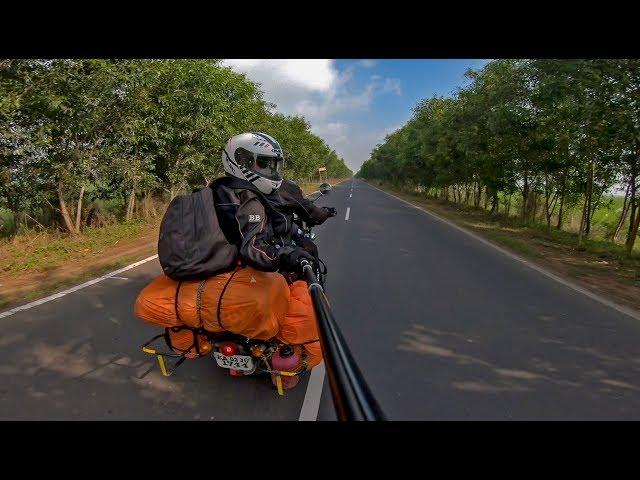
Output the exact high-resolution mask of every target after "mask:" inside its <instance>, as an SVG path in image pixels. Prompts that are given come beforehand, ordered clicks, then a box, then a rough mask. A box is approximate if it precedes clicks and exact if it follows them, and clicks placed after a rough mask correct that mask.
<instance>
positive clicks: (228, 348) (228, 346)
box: [220, 343, 238, 357]
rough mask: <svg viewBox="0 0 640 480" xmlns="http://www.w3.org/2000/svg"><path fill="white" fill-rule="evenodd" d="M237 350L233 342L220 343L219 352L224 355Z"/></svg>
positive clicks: (229, 354) (234, 352) (228, 355)
mask: <svg viewBox="0 0 640 480" xmlns="http://www.w3.org/2000/svg"><path fill="white" fill-rule="evenodd" d="M237 351H238V347H236V345H235V344H234V343H223V344H222V345H220V353H222V354H223V355H226V356H227V357H230V356H232V355H235V354H236V352H237Z"/></svg>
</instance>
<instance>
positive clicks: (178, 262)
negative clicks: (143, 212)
mask: <svg viewBox="0 0 640 480" xmlns="http://www.w3.org/2000/svg"><path fill="white" fill-rule="evenodd" d="M237 256H238V247H236V246H235V245H232V244H231V243H229V241H228V240H227V238H226V237H225V235H224V233H223V231H222V229H221V228H220V224H219V223H218V216H217V215H216V210H215V203H214V201H213V192H212V190H211V188H209V187H206V188H202V189H200V190H196V191H194V192H193V193H191V194H190V195H178V196H177V197H175V198H174V199H173V200H171V203H170V204H169V206H168V207H167V211H166V212H165V214H164V216H163V217H162V222H161V224H160V236H159V238H158V260H160V265H161V266H162V270H163V271H164V273H165V274H166V275H167V276H169V277H171V278H172V279H174V280H190V279H196V278H206V277H210V276H212V275H217V274H219V273H222V272H225V271H228V270H230V269H232V268H233V267H234V265H235V261H236V258H237Z"/></svg>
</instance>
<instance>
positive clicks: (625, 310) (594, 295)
mask: <svg viewBox="0 0 640 480" xmlns="http://www.w3.org/2000/svg"><path fill="white" fill-rule="evenodd" d="M367 185H369V186H370V187H372V188H375V189H376V190H378V191H379V192H382V193H384V194H385V195H388V196H390V197H393V198H395V199H396V200H399V201H401V202H402V203H405V204H407V205H408V206H410V207H413V208H415V209H418V210H420V211H421V212H424V213H426V214H427V215H430V216H432V217H433V218H435V219H436V220H440V221H441V222H443V223H446V224H447V225H449V226H450V227H453V228H455V229H457V230H459V231H461V232H462V233H465V234H467V235H469V236H470V237H472V238H474V239H476V240H478V241H480V242H482V243H484V244H485V245H488V246H489V247H492V248H495V249H496V250H498V251H499V252H502V253H503V254H504V255H507V256H508V257H511V258H512V259H514V260H517V261H519V262H521V263H524V264H525V265H526V266H527V267H529V268H531V269H533V270H535V271H537V272H540V273H542V274H543V275H546V276H547V277H549V278H551V279H553V280H555V281H556V282H558V283H561V284H563V285H564V286H566V287H569V288H571V289H573V290H575V291H576V292H579V293H582V294H583V295H586V296H587V297H589V298H591V299H592V300H595V301H597V302H600V303H602V304H603V305H606V306H607V307H609V308H613V309H614V310H616V311H618V312H620V313H624V314H625V315H628V316H630V317H631V318H634V319H635V320H640V312H639V311H637V310H634V309H632V308H629V307H625V306H624V305H618V304H617V303H614V302H612V301H610V300H607V299H606V298H604V297H601V296H600V295H598V294H597V293H593V292H590V291H589V290H587V289H585V288H582V287H581V286H579V285H577V284H575V283H573V282H570V281H568V280H565V279H564V278H561V277H559V276H558V275H556V274H554V273H551V272H550V271H549V270H546V269H545V268H542V267H540V266H538V265H536V264H534V263H531V262H530V261H528V260H525V259H524V258H522V257H520V256H519V255H516V254H515V253H512V252H510V251H508V250H505V249H504V248H502V247H500V246H498V245H496V244H495V243H493V242H491V241H489V240H487V239H486V238H483V237H481V236H479V235H476V234H475V233H473V232H471V231H469V230H467V229H466V228H463V227H461V226H459V225H456V224H455V223H453V222H452V221H450V220H447V219H445V218H442V217H441V216H439V215H436V214H435V213H432V212H430V211H429V210H426V209H424V208H422V207H419V206H417V205H414V204H413V203H411V202H408V201H407V200H405V199H403V198H400V197H396V196H395V195H393V194H392V193H388V192H385V191H384V190H380V189H379V188H378V187H374V186H373V185H370V184H368V183H367Z"/></svg>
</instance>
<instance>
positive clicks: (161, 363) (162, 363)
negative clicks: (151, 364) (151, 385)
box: [158, 355, 173, 377]
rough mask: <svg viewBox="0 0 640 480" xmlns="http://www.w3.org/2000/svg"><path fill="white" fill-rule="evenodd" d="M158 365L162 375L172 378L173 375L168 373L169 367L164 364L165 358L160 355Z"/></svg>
mask: <svg viewBox="0 0 640 480" xmlns="http://www.w3.org/2000/svg"><path fill="white" fill-rule="evenodd" d="M158 364H159V365H160V371H161V372H162V375H164V376H165V377H170V376H171V373H173V372H171V373H167V365H166V364H165V362H164V357H163V356H162V355H158Z"/></svg>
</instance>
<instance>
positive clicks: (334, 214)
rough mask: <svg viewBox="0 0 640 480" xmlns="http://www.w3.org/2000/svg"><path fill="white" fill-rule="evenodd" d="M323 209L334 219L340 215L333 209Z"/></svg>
mask: <svg viewBox="0 0 640 480" xmlns="http://www.w3.org/2000/svg"><path fill="white" fill-rule="evenodd" d="M322 208H324V209H325V210H326V211H327V212H329V215H331V216H332V217H335V216H336V215H337V214H338V211H337V210H336V209H335V208H333V207H322Z"/></svg>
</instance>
